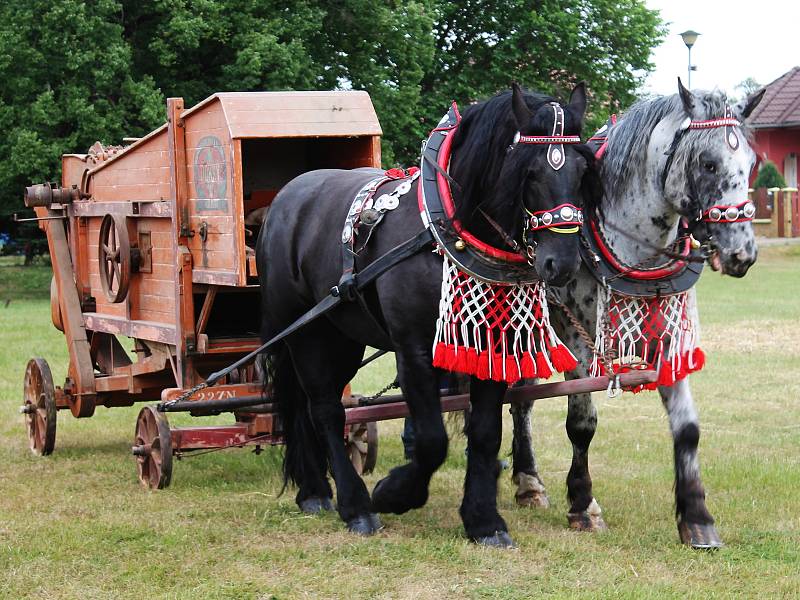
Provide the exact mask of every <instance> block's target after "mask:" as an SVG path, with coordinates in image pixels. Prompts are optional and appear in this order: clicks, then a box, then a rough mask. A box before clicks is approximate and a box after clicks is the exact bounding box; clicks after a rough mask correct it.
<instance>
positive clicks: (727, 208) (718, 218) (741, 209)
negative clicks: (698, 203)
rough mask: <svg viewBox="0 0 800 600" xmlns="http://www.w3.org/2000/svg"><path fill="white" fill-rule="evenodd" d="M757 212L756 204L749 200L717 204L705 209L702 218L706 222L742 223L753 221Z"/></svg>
mask: <svg viewBox="0 0 800 600" xmlns="http://www.w3.org/2000/svg"><path fill="white" fill-rule="evenodd" d="M755 214H756V207H755V205H754V204H753V203H752V202H750V201H749V200H745V201H744V202H742V203H740V204H717V205H716V206H712V207H711V208H709V209H707V210H705V211H703V214H702V217H701V218H702V220H703V221H705V222H706V223H741V222H744V221H752V220H753V217H754V216H755Z"/></svg>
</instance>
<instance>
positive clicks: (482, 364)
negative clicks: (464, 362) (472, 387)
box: [475, 350, 489, 379]
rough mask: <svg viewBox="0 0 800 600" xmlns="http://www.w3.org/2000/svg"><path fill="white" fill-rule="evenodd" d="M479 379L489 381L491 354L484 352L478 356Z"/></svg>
mask: <svg viewBox="0 0 800 600" xmlns="http://www.w3.org/2000/svg"><path fill="white" fill-rule="evenodd" d="M475 376H476V377H477V378H478V379H489V352H488V351H486V350H484V351H483V352H481V353H480V355H479V356H478V368H477V369H476V370H475Z"/></svg>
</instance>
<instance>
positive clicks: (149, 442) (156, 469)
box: [131, 406, 172, 490]
mask: <svg viewBox="0 0 800 600" xmlns="http://www.w3.org/2000/svg"><path fill="white" fill-rule="evenodd" d="M131 452H132V453H133V456H134V457H135V458H136V471H137V474H138V476H139V481H140V482H141V483H142V485H143V486H145V487H148V488H150V489H151V490H163V489H164V488H165V487H167V486H169V483H170V480H171V479H172V435H171V433H170V430H169V423H168V422H167V418H166V417H165V416H164V415H163V414H162V413H160V412H158V411H157V410H156V408H155V407H154V406H145V407H144V408H143V409H142V410H141V411H140V412H139V417H138V418H137V419H136V439H135V441H134V445H133V448H131Z"/></svg>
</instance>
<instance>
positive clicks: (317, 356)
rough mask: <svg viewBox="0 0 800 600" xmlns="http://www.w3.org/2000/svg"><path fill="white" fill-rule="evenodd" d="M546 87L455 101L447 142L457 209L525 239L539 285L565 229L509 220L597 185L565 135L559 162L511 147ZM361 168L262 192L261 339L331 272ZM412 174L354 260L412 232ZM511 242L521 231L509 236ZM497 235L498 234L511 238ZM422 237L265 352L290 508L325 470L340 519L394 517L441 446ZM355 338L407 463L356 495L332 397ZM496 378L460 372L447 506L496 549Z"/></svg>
mask: <svg viewBox="0 0 800 600" xmlns="http://www.w3.org/2000/svg"><path fill="white" fill-rule="evenodd" d="M552 102H554V99H553V98H549V97H546V96H543V95H540V94H535V93H530V92H522V91H521V90H520V89H519V88H518V87H517V86H516V85H515V86H514V87H513V90H512V91H506V92H503V93H500V94H498V95H497V96H495V97H493V98H491V99H489V100H487V101H485V102H482V103H479V104H475V105H473V106H470V107H469V108H468V109H467V110H466V111H465V114H464V116H463V119H462V120H461V122H460V125H459V126H458V128H457V130H456V131H455V132H454V133H453V135H454V136H455V137H454V139H453V145H452V155H451V156H452V159H451V162H450V169H449V173H450V176H451V177H452V179H453V180H454V181H455V182H457V185H455V184H454V185H453V192H454V195H455V198H454V201H455V205H456V208H457V214H456V216H457V218H458V219H460V222H461V225H462V226H463V227H464V228H465V229H467V230H469V231H470V233H472V234H473V235H474V236H475V237H477V238H478V239H480V240H482V241H484V242H486V243H488V244H491V245H493V246H495V247H504V245H507V244H508V243H509V241H510V239H513V240H518V241H520V242H522V245H523V246H524V247H528V246H535V247H536V256H535V264H534V266H535V268H536V271H537V272H538V274H539V275H540V277H541V278H542V279H543V280H545V281H546V282H547V283H551V284H554V285H560V284H563V283H564V282H565V281H567V280H568V279H569V278H570V277H571V276H572V275H573V274H574V273H575V272H576V270H577V269H578V266H579V264H580V259H579V255H578V236H576V235H558V234H557V233H553V232H550V231H549V230H543V231H536V232H534V233H532V232H530V231H526V230H525V229H524V223H525V222H526V219H527V218H528V217H527V216H526V214H525V211H526V210H528V211H530V212H535V211H540V210H548V209H552V208H553V207H555V206H558V205H559V204H562V203H564V202H570V203H573V204H575V205H581V204H582V203H583V199H584V198H587V199H588V197H589V196H592V195H593V194H595V193H596V192H597V191H599V185H598V184H599V180H598V179H597V175H596V172H595V171H594V159H593V156H592V154H591V152H590V151H589V149H588V147H586V146H583V145H569V146H565V147H564V148H566V151H565V152H564V154H565V160H564V162H563V165H562V166H561V167H560V168H559V169H558V170H555V169H554V168H552V167H551V166H550V165H548V159H547V156H546V154H547V146H544V147H542V146H538V145H528V144H519V145H515V146H513V150H512V149H511V148H512V145H513V144H514V143H515V141H516V140H518V139H519V138H515V134H517V133H521V134H522V135H523V136H525V135H530V136H536V135H544V136H549V135H552V133H553V131H554V117H553V110H552V105H551V103H552ZM585 106H586V97H585V91H584V87H583V84H579V85H578V86H577V87H576V88H575V89H574V90H573V92H572V94H571V97H570V103H569V105H567V106H564V107H563V115H564V133H565V134H579V133H580V129H581V125H582V119H583V115H584V111H585ZM380 174H381V172H380V171H376V170H374V169H356V170H353V171H343V170H319V171H312V172H309V173H306V174H303V175H301V176H299V177H297V178H296V179H294V180H292V181H291V182H289V183H288V184H287V185H286V186H285V187H284V188H283V189H282V190H281V191H280V193H279V194H278V196H277V197H276V198H275V201H274V203H273V205H272V208H271V209H270V213H269V216H268V219H267V222H266V224H265V226H264V228H263V229H262V231H261V235H260V237H259V240H258V244H257V253H256V254H257V261H258V272H259V274H260V275H261V291H262V317H263V326H262V337H263V339H265V340H266V339H269V338H270V337H271V336H273V335H275V334H276V333H278V332H280V331H281V330H282V329H284V328H285V327H286V326H287V325H289V324H290V323H292V322H293V321H294V320H295V319H296V318H297V317H298V316H300V315H301V314H303V313H304V312H306V311H307V310H309V309H310V308H311V307H313V306H314V305H315V304H316V303H317V302H319V301H320V300H321V299H322V298H324V297H325V296H326V295H327V294H328V293H329V291H330V290H331V287H332V286H334V285H336V284H337V282H338V281H339V279H340V277H341V276H342V271H343V263H344V259H343V252H342V231H343V225H344V223H345V218H346V216H347V214H348V209H349V208H350V206H351V203H352V202H353V198H354V197H355V195H356V194H357V193H358V192H359V190H361V189H362V187H363V186H364V185H365V184H366V183H367V182H369V181H370V180H371V179H374V178H375V177H376V175H380ZM418 184H419V180H417V181H415V182H414V184H413V187H412V189H411V193H409V194H407V195H405V196H404V197H402V198H400V203H399V206H398V207H397V208H396V209H395V210H393V211H391V212H388V213H386V216H385V220H384V222H383V223H382V224H381V225H380V226H379V227H377V228H376V229H375V230H374V234H373V235H372V238H371V241H370V243H369V245H368V246H367V247H366V248H364V249H363V250H361V251H360V252H359V253H358V254H357V256H356V257H355V267H356V270H359V269H363V268H364V266H366V265H369V264H370V263H371V262H373V261H374V260H375V259H376V258H377V257H380V256H381V255H383V254H384V253H385V252H387V251H388V250H390V249H392V248H394V247H395V246H397V245H399V244H401V243H402V242H405V241H406V240H408V239H410V238H413V237H414V236H415V235H417V234H418V233H419V232H420V231H421V230H422V229H423V228H424V225H423V222H422V220H421V218H420V209H419V207H418V204H417V185H418ZM523 238H525V239H523ZM512 245H513V244H512ZM431 250H433V246H431V247H430V248H428V249H426V250H425V251H422V252H419V253H417V254H415V255H414V256H412V257H410V258H408V259H407V260H405V261H403V262H401V263H400V264H398V265H396V266H394V267H393V268H392V269H391V270H389V271H388V272H387V273H385V274H384V275H382V276H381V277H380V278H378V279H377V280H376V282H375V283H374V284H373V285H371V286H370V287H369V289H367V290H366V291H365V293H364V295H363V296H364V302H350V303H346V304H343V305H340V306H338V307H337V308H336V309H335V310H334V311H333V312H331V313H329V314H327V315H326V316H325V317H324V318H320V319H317V320H315V321H313V322H312V323H311V324H309V325H307V326H306V327H304V328H303V329H301V330H300V331H298V332H296V333H294V334H292V335H290V336H289V337H287V338H286V339H285V341H284V342H282V343H280V344H279V345H278V346H276V347H273V348H271V349H270V351H269V355H268V356H267V357H266V360H267V370H268V373H269V378H268V384H267V385H269V386H270V387H271V393H272V395H273V398H274V401H275V402H277V403H278V404H279V407H280V408H279V410H280V416H281V418H282V420H283V423H284V430H285V435H286V454H285V459H284V477H285V481H286V482H287V483H288V482H290V481H291V482H293V483H295V484H296V485H297V486H298V487H299V490H298V492H297V497H296V501H297V504H298V505H299V506H300V508H301V509H302V510H303V511H305V512H318V511H320V510H323V509H330V508H331V507H332V502H331V498H332V496H333V494H332V491H331V487H330V484H329V483H328V479H327V472H328V469H329V468H330V470H331V471H332V474H333V478H334V481H335V483H336V490H337V510H338V512H339V515H340V517H341V518H342V520H343V521H344V522H345V523H346V524H347V527H348V529H349V530H351V531H354V532H356V533H360V534H367V535H368V534H371V533H374V532H375V531H377V530H378V529H380V528H381V527H382V526H381V523H380V521H379V519H378V517H377V515H376V514H375V513H380V512H390V513H397V514H400V513H404V512H406V511H408V510H409V509H412V508H419V507H421V506H423V505H424V504H425V502H426V501H427V498H428V485H429V482H430V479H431V476H432V475H433V473H434V471H435V470H436V469H437V468H438V467H439V466H440V465H441V464H442V462H443V461H444V460H445V457H446V455H447V445H448V440H447V434H446V431H445V427H444V423H443V419H442V414H441V410H440V404H439V376H440V373H439V371H438V370H437V369H436V368H434V367H433V365H432V343H433V340H434V334H435V328H436V320H437V313H438V305H439V296H440V289H441V285H442V258H441V256H440V254H438V253H435V252H432V251H431ZM366 346H372V347H376V348H382V349H387V350H393V351H394V352H395V353H396V359H397V372H398V376H399V382H400V386H401V388H402V391H403V396H404V398H405V401H406V402H407V403H408V406H409V409H410V412H411V415H412V417H413V419H414V426H415V430H416V440H415V451H414V456H413V459H412V460H411V462H409V463H407V464H405V465H403V466H400V467H397V468H394V469H392V470H391V472H390V473H389V475H388V476H387V477H386V478H384V479H382V480H381V481H380V482H379V483H378V484H377V485H376V486H375V489H374V491H373V494H372V499H370V495H369V493H368V491H367V488H366V486H365V485H364V482H363V480H362V479H361V478H360V477H359V476H358V475H357V473H356V471H355V469H354V467H353V465H352V464H351V463H350V461H349V460H348V457H347V455H346V453H345V446H344V443H343V435H342V433H343V428H344V422H345V413H344V409H343V407H342V404H341V400H340V399H341V395H342V392H343V390H344V387H345V385H346V384H347V383H348V382H349V381H350V380H351V379H352V378H353V376H354V375H355V374H356V372H357V370H358V368H359V364H360V362H361V360H362V357H363V354H364V350H365V347H366ZM505 391H506V384H505V383H502V382H497V381H483V380H479V379H477V378H475V377H473V378H472V381H471V402H472V418H471V420H470V426H469V430H468V432H467V433H468V440H469V445H470V452H469V458H468V466H467V475H466V482H465V489H464V499H463V503H462V505H461V517H462V520H463V522H464V526H465V528H466V532H467V535H468V536H469V537H470V538H471V539H472V540H475V541H477V542H479V543H482V544H487V545H499V546H510V545H512V544H513V543H512V541H511V538H510V537H509V536H508V533H507V527H506V524H505V522H504V521H503V519H502V517H501V516H500V515H499V513H498V512H497V507H496V494H497V453H498V451H499V448H500V438H501V400H502V399H503V395H504V393H505Z"/></svg>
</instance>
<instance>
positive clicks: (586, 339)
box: [547, 289, 616, 373]
mask: <svg viewBox="0 0 800 600" xmlns="http://www.w3.org/2000/svg"><path fill="white" fill-rule="evenodd" d="M547 292H548V294H547V295H548V298H547V301H548V303H551V304H554V305H555V306H557V307H558V308H560V309H561V311H562V312H563V313H564V315H565V316H566V317H567V319H568V320H569V322H570V324H571V325H572V327H574V328H575V331H577V332H578V337H580V338H581V340H583V343H584V344H586V347H587V348H589V350H591V352H592V356H598V353H597V348H596V347H595V345H594V338H593V337H592V336H591V335H589V332H588V331H586V328H585V327H584V326H583V324H582V323H581V322H580V320H578V317H576V316H575V313H574V312H572V311H571V310H570V309H569V308H568V307H567V305H566V304H564V303H563V302H562V301H561V300H560V299H559V298H558V297H557V295H556V294H555V292H554V291H553V290H552V289H548V290H547ZM605 320H607V319H604V321H605ZM603 326H604V327H606V326H607V325H606V324H604V325H603ZM615 359H616V355H615V354H614V351H613V350H611V349H607V350H606V351H605V352H604V353H603V355H600V360H601V361H602V362H603V368H604V369H605V371H606V373H612V372H613V371H612V368H613V365H612V363H613V362H614V360H615Z"/></svg>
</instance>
